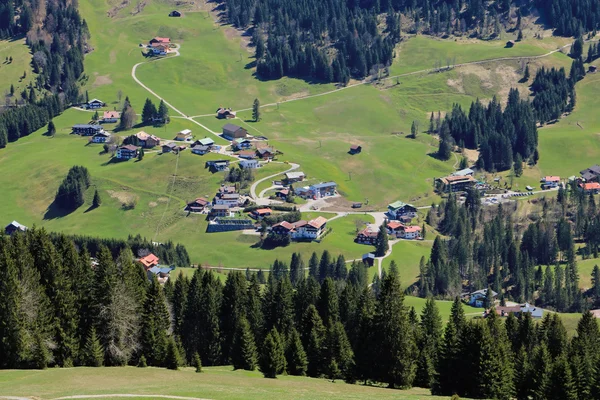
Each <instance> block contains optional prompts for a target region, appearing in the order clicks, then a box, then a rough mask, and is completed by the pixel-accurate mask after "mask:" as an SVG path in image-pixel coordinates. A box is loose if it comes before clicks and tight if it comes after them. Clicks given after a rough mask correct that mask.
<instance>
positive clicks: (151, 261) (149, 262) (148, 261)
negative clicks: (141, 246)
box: [139, 253, 159, 270]
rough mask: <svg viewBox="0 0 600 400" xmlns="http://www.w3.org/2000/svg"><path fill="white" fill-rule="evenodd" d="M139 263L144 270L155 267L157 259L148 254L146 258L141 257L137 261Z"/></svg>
mask: <svg viewBox="0 0 600 400" xmlns="http://www.w3.org/2000/svg"><path fill="white" fill-rule="evenodd" d="M139 261H140V263H142V265H143V266H144V268H145V269H146V270H148V269H150V268H152V267H155V266H157V265H158V261H159V260H158V257H157V256H155V255H154V254H152V253H150V254H148V255H147V256H144V257H141V258H140V259H139Z"/></svg>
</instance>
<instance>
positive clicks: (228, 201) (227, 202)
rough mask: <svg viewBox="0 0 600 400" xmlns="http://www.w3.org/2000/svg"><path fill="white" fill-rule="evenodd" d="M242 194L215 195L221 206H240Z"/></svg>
mask: <svg viewBox="0 0 600 400" xmlns="http://www.w3.org/2000/svg"><path fill="white" fill-rule="evenodd" d="M240 200H241V199H240V195H239V194H238V193H225V194H222V195H220V196H217V197H215V204H216V205H219V206H227V207H230V208H231V207H238V206H239V205H240Z"/></svg>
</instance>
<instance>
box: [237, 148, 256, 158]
mask: <svg viewBox="0 0 600 400" xmlns="http://www.w3.org/2000/svg"><path fill="white" fill-rule="evenodd" d="M238 157H240V158H244V159H246V160H254V159H255V158H256V152H255V151H254V150H242V151H240V152H239V153H238Z"/></svg>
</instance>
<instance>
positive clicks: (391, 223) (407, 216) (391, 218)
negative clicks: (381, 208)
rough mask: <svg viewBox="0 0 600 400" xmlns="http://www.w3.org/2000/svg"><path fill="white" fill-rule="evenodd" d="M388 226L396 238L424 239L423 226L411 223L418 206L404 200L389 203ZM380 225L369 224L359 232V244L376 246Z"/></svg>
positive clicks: (390, 233) (389, 231)
mask: <svg viewBox="0 0 600 400" xmlns="http://www.w3.org/2000/svg"><path fill="white" fill-rule="evenodd" d="M385 214H386V218H387V223H386V228H387V233H388V235H389V236H393V237H394V238H396V239H405V240H415V239H422V236H421V231H422V229H421V227H420V226H418V225H409V224H410V223H411V221H412V220H413V218H415V217H416V216H417V208H416V207H415V206H413V205H412V204H407V203H404V202H402V201H396V202H394V203H391V204H389V205H388V208H387V211H386V213H385ZM378 233H379V227H377V226H372V225H368V226H367V227H366V228H364V229H363V230H361V231H360V232H358V234H357V235H356V238H355V239H354V241H355V242H356V243H359V244H367V245H372V246H374V245H375V244H376V243H377V235H378Z"/></svg>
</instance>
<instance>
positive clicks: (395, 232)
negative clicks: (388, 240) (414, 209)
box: [386, 221, 404, 237]
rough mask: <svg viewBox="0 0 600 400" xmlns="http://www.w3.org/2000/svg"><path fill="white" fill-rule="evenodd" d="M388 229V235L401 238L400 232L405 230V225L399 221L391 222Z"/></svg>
mask: <svg viewBox="0 0 600 400" xmlns="http://www.w3.org/2000/svg"><path fill="white" fill-rule="evenodd" d="M386 228H387V231H388V234H390V235H392V236H395V237H400V231H401V230H402V229H403V228H404V224H402V223H400V222H399V221H390V222H388V224H387V225H386Z"/></svg>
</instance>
